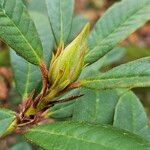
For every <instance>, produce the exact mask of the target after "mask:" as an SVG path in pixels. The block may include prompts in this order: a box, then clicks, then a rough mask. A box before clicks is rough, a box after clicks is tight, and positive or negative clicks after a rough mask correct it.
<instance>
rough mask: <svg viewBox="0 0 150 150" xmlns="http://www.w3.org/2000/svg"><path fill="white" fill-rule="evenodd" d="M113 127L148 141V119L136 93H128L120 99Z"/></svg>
mask: <svg viewBox="0 0 150 150" xmlns="http://www.w3.org/2000/svg"><path fill="white" fill-rule="evenodd" d="M113 125H114V126H115V127H117V128H120V129H124V130H127V131H130V132H132V133H135V134H137V135H139V136H141V137H143V138H145V139H147V131H148V119H147V116H146V113H145V111H144V108H143V106H142V104H141V102H140V101H139V99H138V98H137V97H136V95H135V94H134V93H132V92H127V93H125V94H124V95H123V96H122V97H120V99H119V101H118V104H117V106H116V109H115V115H114V123H113ZM149 137H150V132H149ZM149 141H150V139H149Z"/></svg>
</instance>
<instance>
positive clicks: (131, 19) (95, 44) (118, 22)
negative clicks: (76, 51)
mask: <svg viewBox="0 0 150 150" xmlns="http://www.w3.org/2000/svg"><path fill="white" fill-rule="evenodd" d="M149 19H150V1H149V0H123V1H121V2H119V3H116V4H114V5H113V6H112V7H111V8H110V9H109V10H108V11H107V12H106V13H105V14H104V15H103V17H102V18H101V19H100V20H99V21H98V22H97V23H96V25H95V28H94V30H93V32H92V34H91V35H90V37H89V42H88V43H89V49H90V51H89V53H88V54H87V56H86V58H85V62H86V63H89V64H91V63H93V62H95V61H97V60H98V59H99V58H101V57H103V56H104V55H105V54H107V53H108V52H109V51H111V50H112V49H113V48H114V47H115V46H116V45H117V44H119V43H120V42H121V41H123V40H124V39H126V38H127V37H128V36H129V35H130V34H131V33H133V32H134V31H135V30H137V29H138V28H139V27H141V26H142V25H143V24H144V23H146V22H147V21H148V20H149Z"/></svg>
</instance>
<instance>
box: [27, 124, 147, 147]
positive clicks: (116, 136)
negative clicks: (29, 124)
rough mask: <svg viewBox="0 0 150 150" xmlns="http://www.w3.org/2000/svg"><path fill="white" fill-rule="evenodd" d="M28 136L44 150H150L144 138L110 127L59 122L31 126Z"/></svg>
mask: <svg viewBox="0 0 150 150" xmlns="http://www.w3.org/2000/svg"><path fill="white" fill-rule="evenodd" d="M25 136H26V138H27V139H28V140H30V141H32V142H33V143H35V144H36V145H38V146H40V147H42V148H44V149H45V150H49V149H52V150H55V149H62V150H91V149H92V150H131V149H132V150H149V149H150V145H147V142H145V141H144V140H143V139H142V138H139V137H138V136H136V135H133V134H131V133H128V132H125V131H122V130H118V129H116V128H113V127H111V126H102V125H90V124H85V123H75V122H60V123H55V124H51V125H43V126H38V127H35V128H32V129H31V130H29V132H28V133H27V134H26V135H25Z"/></svg>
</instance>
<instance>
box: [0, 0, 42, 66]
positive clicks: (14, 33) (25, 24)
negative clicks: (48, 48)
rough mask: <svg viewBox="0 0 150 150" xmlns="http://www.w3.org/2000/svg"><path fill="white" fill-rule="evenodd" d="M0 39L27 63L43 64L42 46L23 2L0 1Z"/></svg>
mask: <svg viewBox="0 0 150 150" xmlns="http://www.w3.org/2000/svg"><path fill="white" fill-rule="evenodd" d="M0 38H1V39H2V40H3V41H4V42H6V43H7V44H8V45H9V46H10V47H11V48H12V49H14V50H15V51H16V52H17V54H18V55H20V56H22V57H23V58H24V59H26V60H27V61H29V62H31V63H33V64H35V65H39V64H40V63H41V61H42V57H43V54H42V44H41V41H40V39H39V37H38V34H37V31H36V28H35V25H34V23H33V21H32V20H31V18H30V16H29V15H28V13H27V10H26V7H25V6H24V4H23V3H22V1H21V0H0Z"/></svg>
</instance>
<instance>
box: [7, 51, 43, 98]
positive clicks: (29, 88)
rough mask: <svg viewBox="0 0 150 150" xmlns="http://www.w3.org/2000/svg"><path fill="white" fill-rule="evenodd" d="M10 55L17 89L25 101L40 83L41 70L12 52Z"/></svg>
mask: <svg viewBox="0 0 150 150" xmlns="http://www.w3.org/2000/svg"><path fill="white" fill-rule="evenodd" d="M10 54H11V64H12V68H13V73H14V78H15V82H16V88H17V91H18V92H19V94H20V95H21V96H22V98H23V99H25V98H27V97H28V96H29V94H30V93H31V92H33V90H35V89H36V87H37V86H38V84H39V83H40V81H41V74H40V70H39V68H38V67H37V66H35V65H32V64H31V63H29V62H27V61H26V60H24V59H23V58H21V57H20V56H18V55H16V54H15V52H13V51H12V50H11V51H10Z"/></svg>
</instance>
